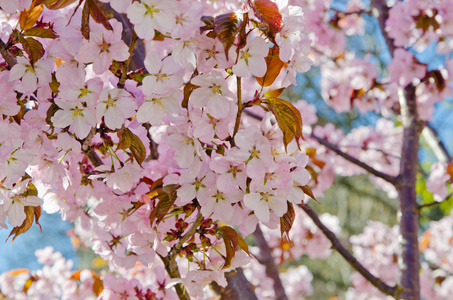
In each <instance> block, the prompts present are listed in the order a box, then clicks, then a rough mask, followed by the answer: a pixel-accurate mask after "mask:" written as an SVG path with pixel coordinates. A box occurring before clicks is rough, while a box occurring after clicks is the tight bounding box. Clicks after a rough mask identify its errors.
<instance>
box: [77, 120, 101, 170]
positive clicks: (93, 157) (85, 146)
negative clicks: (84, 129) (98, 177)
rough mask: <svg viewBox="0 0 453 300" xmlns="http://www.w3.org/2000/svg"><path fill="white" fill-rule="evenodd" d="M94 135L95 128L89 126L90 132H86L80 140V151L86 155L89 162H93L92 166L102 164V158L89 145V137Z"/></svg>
mask: <svg viewBox="0 0 453 300" xmlns="http://www.w3.org/2000/svg"><path fill="white" fill-rule="evenodd" d="M95 135H96V128H95V127H93V128H91V130H90V132H89V133H88V136H87V137H86V138H85V139H83V141H82V151H83V153H85V155H86V157H88V159H89V160H90V162H91V163H92V164H93V166H94V167H95V168H96V167H99V166H102V165H103V164H104V162H103V161H102V159H101V158H100V157H99V155H98V154H97V153H96V151H94V149H93V148H91V146H90V141H91V139H92V138H93V137H94V136H95Z"/></svg>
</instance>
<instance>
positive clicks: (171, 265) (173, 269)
mask: <svg viewBox="0 0 453 300" xmlns="http://www.w3.org/2000/svg"><path fill="white" fill-rule="evenodd" d="M202 220H203V216H202V214H201V213H200V212H199V213H198V215H197V218H196V219H195V221H194V222H193V223H192V226H191V227H190V228H189V230H188V231H187V232H186V234H185V235H184V236H182V237H181V238H180V239H179V241H178V243H176V244H175V245H174V246H173V247H172V248H171V250H170V251H169V252H168V255H167V256H161V255H159V256H160V258H161V259H162V261H163V263H164V265H165V269H166V270H167V272H168V275H169V276H170V277H171V278H181V274H180V273H179V269H178V264H177V263H176V260H175V258H176V256H177V255H178V254H179V253H180V252H181V249H182V246H183V245H184V243H185V242H186V241H187V240H188V239H190V238H191V237H192V236H193V235H194V234H195V232H196V230H197V228H198V226H200V224H201V221H202ZM175 289H176V293H177V294H178V297H179V299H181V300H189V299H190V297H189V295H188V293H187V292H186V290H185V288H184V286H183V285H182V284H181V283H177V284H176V285H175Z"/></svg>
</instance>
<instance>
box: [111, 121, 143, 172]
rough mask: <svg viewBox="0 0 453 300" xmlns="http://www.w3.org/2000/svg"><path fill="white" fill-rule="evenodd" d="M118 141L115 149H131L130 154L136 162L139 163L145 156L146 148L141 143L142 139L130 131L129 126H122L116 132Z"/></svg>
mask: <svg viewBox="0 0 453 300" xmlns="http://www.w3.org/2000/svg"><path fill="white" fill-rule="evenodd" d="M117 135H118V138H119V141H118V148H117V149H128V148H129V150H130V151H131V154H132V156H133V157H134V158H135V160H136V161H137V162H138V164H139V165H141V164H142V162H143V161H144V160H145V158H146V148H145V146H144V145H143V142H142V140H141V139H140V138H139V137H138V136H136V135H135V134H133V133H132V131H130V130H129V128H122V129H120V130H118V132H117Z"/></svg>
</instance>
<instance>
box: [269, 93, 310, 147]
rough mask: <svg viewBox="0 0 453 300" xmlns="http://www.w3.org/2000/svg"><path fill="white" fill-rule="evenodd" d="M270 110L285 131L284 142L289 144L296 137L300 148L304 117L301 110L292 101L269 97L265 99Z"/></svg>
mask: <svg viewBox="0 0 453 300" xmlns="http://www.w3.org/2000/svg"><path fill="white" fill-rule="evenodd" d="M264 101H265V103H266V104H267V107H268V108H269V110H270V111H271V112H272V113H273V114H274V116H275V118H276V119H277V123H278V126H279V127H280V130H281V131H282V132H283V144H284V145H285V149H286V147H287V145H288V144H289V143H290V142H291V141H292V140H293V139H294V138H295V139H296V143H297V145H298V146H299V148H300V145H299V139H300V138H303V136H302V117H301V115H300V112H299V111H298V110H297V108H295V107H294V106H293V105H292V104H291V103H289V102H288V101H285V100H283V99H280V98H274V97H271V98H267V99H265V100H264Z"/></svg>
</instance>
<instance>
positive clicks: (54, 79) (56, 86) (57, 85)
mask: <svg viewBox="0 0 453 300" xmlns="http://www.w3.org/2000/svg"><path fill="white" fill-rule="evenodd" d="M49 87H50V89H51V90H52V92H53V93H54V94H55V95H58V93H59V92H60V91H59V88H60V83H59V82H58V81H57V77H56V76H55V72H52V81H51V82H50V83H49ZM52 105H55V104H53V103H52ZM52 116H53V115H52ZM52 116H50V117H52ZM49 121H50V119H49Z"/></svg>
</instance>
